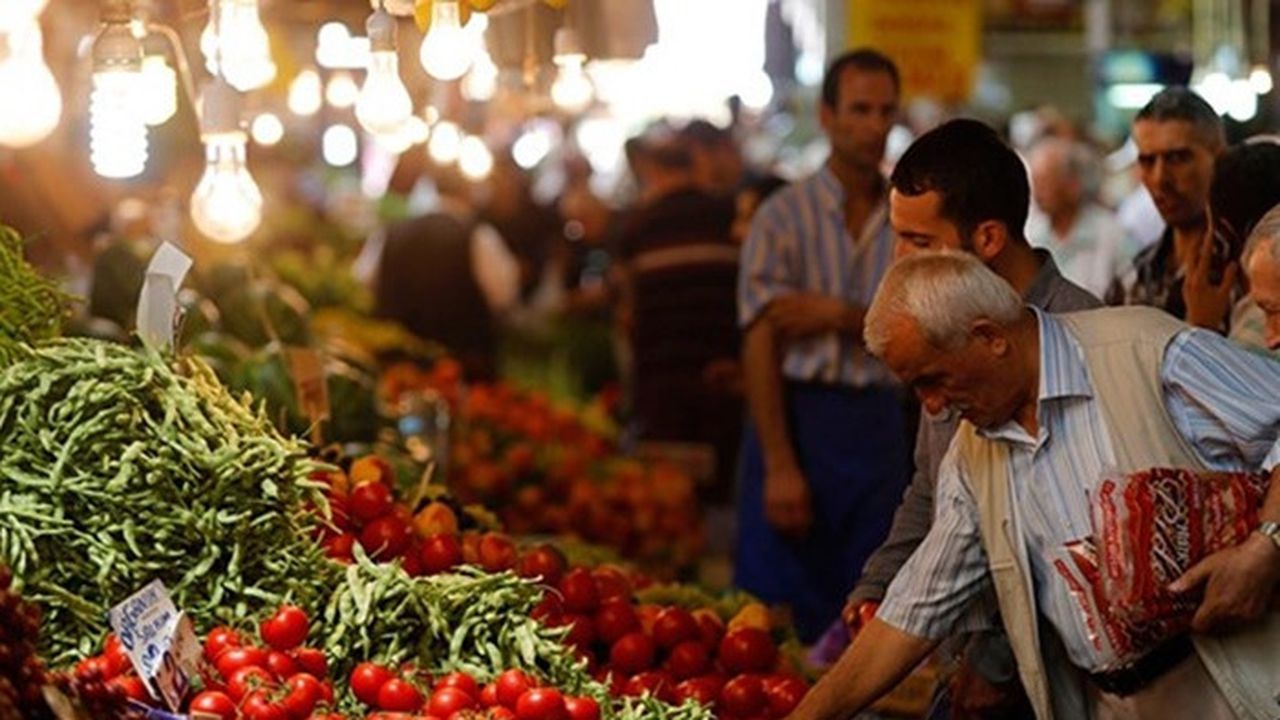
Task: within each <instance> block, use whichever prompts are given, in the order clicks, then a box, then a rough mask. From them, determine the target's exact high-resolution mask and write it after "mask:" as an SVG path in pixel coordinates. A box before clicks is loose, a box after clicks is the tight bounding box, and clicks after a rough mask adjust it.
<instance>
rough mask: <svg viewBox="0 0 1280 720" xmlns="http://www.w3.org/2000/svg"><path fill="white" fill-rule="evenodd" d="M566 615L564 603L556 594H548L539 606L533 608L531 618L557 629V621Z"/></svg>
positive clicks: (543, 596)
mask: <svg viewBox="0 0 1280 720" xmlns="http://www.w3.org/2000/svg"><path fill="white" fill-rule="evenodd" d="M563 613H564V601H563V600H561V599H560V596H559V595H558V594H556V593H554V592H546V593H544V594H543V595H542V599H541V600H539V601H538V604H537V605H534V606H533V610H532V611H530V613H529V617H531V618H533V619H534V620H540V621H542V623H543V624H544V625H548V626H550V627H557V622H556V620H558V619H559V617H560V616H561V615H562V614H563Z"/></svg>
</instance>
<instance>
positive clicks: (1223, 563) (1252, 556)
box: [1169, 533, 1280, 632]
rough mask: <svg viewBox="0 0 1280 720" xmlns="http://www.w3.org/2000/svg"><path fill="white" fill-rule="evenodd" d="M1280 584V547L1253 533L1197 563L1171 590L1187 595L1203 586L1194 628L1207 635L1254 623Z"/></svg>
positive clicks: (1175, 582)
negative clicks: (1211, 631)
mask: <svg viewBox="0 0 1280 720" xmlns="http://www.w3.org/2000/svg"><path fill="white" fill-rule="evenodd" d="M1277 582H1280V548H1277V547H1276V545H1275V543H1273V542H1272V541H1271V540H1270V539H1269V538H1266V537H1263V536H1262V535H1260V534H1258V533H1253V534H1251V535H1250V536H1249V539H1248V540H1245V541H1244V542H1243V543H1241V544H1239V545H1237V546H1236V547H1233V548H1229V549H1227V550H1221V551H1219V552H1216V553H1214V554H1212V555H1210V556H1209V557H1207V558H1205V559H1204V560H1201V561H1200V562H1199V563H1196V565H1195V567H1192V568H1191V569H1190V570H1188V571H1187V572H1186V573H1184V574H1183V575H1182V577H1180V578H1178V579H1177V580H1176V581H1174V583H1173V584H1172V585H1170V586H1169V590H1170V591H1172V592H1175V593H1185V592H1190V591H1192V590H1195V589H1196V588H1198V587H1200V586H1201V585H1204V599H1203V600H1202V601H1201V602H1200V607H1199V608H1198V609H1197V610H1196V615H1195V618H1193V619H1192V621H1191V628H1192V629H1193V630H1195V631H1196V632H1206V631H1209V630H1214V629H1219V628H1229V627H1231V626H1233V625H1239V624H1241V623H1245V622H1248V621H1250V620H1255V619H1257V618H1259V617H1261V616H1262V614H1263V613H1264V612H1265V611H1266V610H1267V608H1268V607H1269V606H1270V604H1271V595H1272V593H1273V592H1274V591H1275V589H1276V584H1277Z"/></svg>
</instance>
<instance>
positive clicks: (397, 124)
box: [356, 7, 413, 135]
mask: <svg viewBox="0 0 1280 720" xmlns="http://www.w3.org/2000/svg"><path fill="white" fill-rule="evenodd" d="M365 27H366V29H367V30H368V32H369V50H370V53H369V73H368V75H366V76H365V80H364V87H363V88H362V89H361V90H360V99H359V100H358V101H356V119H357V120H359V121H360V125H361V126H362V127H363V128H364V129H365V130H368V131H369V132H370V133H373V134H374V135H392V134H395V133H396V132H398V131H399V130H400V129H401V128H402V127H403V126H404V124H405V122H407V121H408V120H409V116H411V115H413V101H412V100H410V99H409V91H408V90H406V89H405V87H404V82H402V81H401V80H400V64H399V63H400V60H399V58H397V57H396V21H395V18H393V17H391V15H390V14H388V13H387V11H386V10H383V9H382V8H381V7H379V8H378V9H377V10H375V11H374V13H373V14H372V15H370V16H369V20H368V22H367V23H365Z"/></svg>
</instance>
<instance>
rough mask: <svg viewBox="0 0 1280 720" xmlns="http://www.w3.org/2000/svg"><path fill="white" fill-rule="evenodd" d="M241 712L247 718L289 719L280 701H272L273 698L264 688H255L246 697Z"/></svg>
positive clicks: (250, 719) (265, 719)
mask: <svg viewBox="0 0 1280 720" xmlns="http://www.w3.org/2000/svg"><path fill="white" fill-rule="evenodd" d="M240 713H241V714H242V715H244V717H245V719H246V720H289V714H288V713H286V712H285V710H284V706H283V705H281V704H280V703H274V702H271V698H270V697H268V695H267V693H266V692H265V691H262V690H255V691H253V692H251V693H249V695H248V696H247V697H246V698H245V699H244V703H243V704H241V706H240Z"/></svg>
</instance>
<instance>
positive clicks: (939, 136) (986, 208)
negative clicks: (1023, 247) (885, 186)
mask: <svg viewBox="0 0 1280 720" xmlns="http://www.w3.org/2000/svg"><path fill="white" fill-rule="evenodd" d="M889 183H890V184H891V185H892V186H893V189H894V190H897V191H898V192H900V193H902V194H903V195H909V196H913V197H914V196H916V195H923V194H925V193H927V192H930V191H933V192H936V193H938V194H939V195H941V196H942V210H941V213H942V217H944V218H946V219H947V220H949V221H950V222H952V223H953V224H955V226H956V228H957V229H958V230H959V231H960V237H961V239H962V240H963V241H964V242H966V243H967V242H968V240H969V237H970V236H971V235H972V234H973V231H974V229H976V228H977V227H978V225H980V224H981V223H983V222H986V221H987V220H999V221H1000V222H1002V223H1004V224H1005V227H1006V228H1007V229H1008V232H1009V235H1010V236H1012V237H1016V238H1021V237H1023V227H1024V226H1025V225H1026V224H1027V207H1028V205H1029V204H1030V202H1031V186H1030V183H1029V182H1028V180H1027V169H1026V166H1024V165H1023V164H1022V159H1021V158H1019V157H1018V155H1017V153H1015V152H1014V151H1013V150H1012V149H1011V148H1010V147H1009V146H1008V145H1006V144H1005V143H1004V141H1003V140H1001V139H1000V136H999V135H997V134H996V131H995V130H992V129H991V128H990V127H988V126H986V125H984V124H982V123H980V122H978V121H977V120H968V119H960V120H952V121H950V122H948V123H945V124H943V125H940V126H939V127H937V128H934V129H933V130H930V131H929V132H927V133H925V134H924V135H921V136H920V138H919V139H917V140H916V141H915V142H914V143H912V144H911V147H909V148H907V151H906V152H905V153H903V155H902V157H901V158H900V159H899V160H898V164H897V166H896V167H894V169H893V175H892V176H890V178H889Z"/></svg>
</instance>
